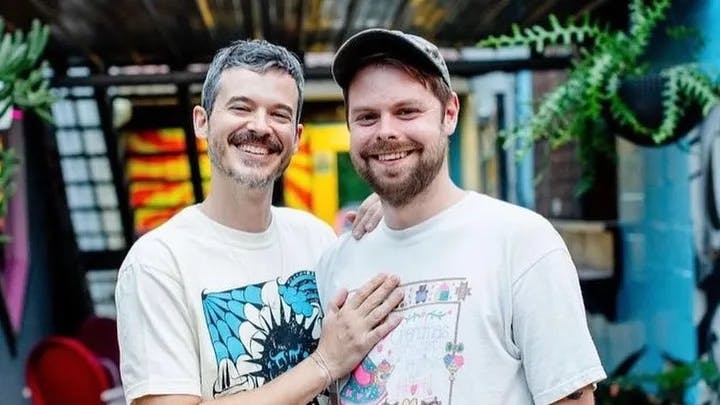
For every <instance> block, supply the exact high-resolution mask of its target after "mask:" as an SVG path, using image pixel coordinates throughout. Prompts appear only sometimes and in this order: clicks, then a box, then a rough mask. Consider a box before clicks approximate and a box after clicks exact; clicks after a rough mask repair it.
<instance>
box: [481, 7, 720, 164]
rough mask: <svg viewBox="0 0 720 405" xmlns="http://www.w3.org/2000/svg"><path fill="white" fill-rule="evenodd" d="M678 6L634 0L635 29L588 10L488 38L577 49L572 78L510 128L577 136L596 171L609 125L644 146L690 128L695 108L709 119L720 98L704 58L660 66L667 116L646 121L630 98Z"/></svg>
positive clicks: (562, 138)
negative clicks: (660, 29)
mask: <svg viewBox="0 0 720 405" xmlns="http://www.w3.org/2000/svg"><path fill="white" fill-rule="evenodd" d="M670 5H671V0H655V1H649V2H648V1H645V0H632V1H631V2H630V5H629V13H630V14H629V17H630V19H629V29H628V30H627V32H626V31H624V30H615V29H612V28H610V27H607V26H601V25H600V24H599V23H597V22H594V21H591V20H590V17H589V16H588V15H585V16H584V17H583V18H582V20H580V21H576V20H575V19H572V18H570V19H568V20H567V22H566V23H564V24H562V23H561V22H560V21H559V20H558V18H557V17H556V16H554V15H551V16H550V18H549V27H544V26H539V25H535V26H532V27H529V28H524V29H522V28H520V27H519V26H518V25H514V26H513V28H512V33H511V34H510V35H499V36H491V37H489V38H486V39H484V40H482V41H480V42H479V44H478V45H479V46H483V47H494V48H499V47H507V46H528V47H531V48H533V49H534V50H535V51H536V52H538V53H542V52H543V51H544V50H545V49H546V48H547V47H548V46H567V47H571V48H572V49H573V55H574V56H573V60H572V64H571V67H570V68H569V71H568V76H567V79H566V80H565V81H564V82H563V83H561V84H560V85H559V86H558V87H557V88H555V89H554V90H553V91H551V92H550V93H548V94H547V95H546V96H545V97H544V98H543V99H542V100H541V102H540V103H539V105H538V106H537V108H536V109H535V111H534V114H533V116H532V117H531V118H530V119H529V120H528V121H527V122H524V123H521V124H520V126H519V127H517V128H514V129H513V130H511V131H510V132H509V133H508V134H507V135H509V136H510V137H511V138H517V137H522V138H530V139H531V140H543V139H544V140H547V141H549V142H550V144H551V146H554V147H557V146H559V145H562V144H565V143H567V142H569V141H576V142H577V144H578V148H579V153H580V163H581V164H582V165H583V170H584V171H586V175H588V176H590V177H593V176H594V173H593V172H592V171H593V168H592V163H593V156H595V155H596V154H597V153H599V152H600V150H599V149H598V148H600V149H607V146H608V143H612V141H609V140H607V139H605V140H597V139H594V138H595V137H597V136H601V137H603V136H604V137H605V138H607V136H606V134H607V132H608V130H609V131H611V132H615V133H616V134H617V135H620V136H624V135H627V137H628V138H630V139H631V140H634V141H635V142H636V143H640V144H643V145H661V144H664V143H667V142H669V141H671V140H673V139H676V138H677V137H678V136H679V135H681V133H682V131H687V128H686V127H685V128H683V126H682V125H680V124H681V123H683V119H684V118H685V117H688V116H691V115H692V111H693V109H695V110H696V111H699V114H696V115H697V118H701V117H702V116H705V115H707V114H708V113H709V112H710V110H711V109H712V107H713V106H714V105H716V104H717V103H718V101H719V100H720V91H719V88H718V85H717V83H715V82H714V81H713V80H712V78H711V77H710V76H708V75H707V74H706V73H705V72H703V71H702V70H701V69H699V67H698V66H697V65H695V64H692V63H689V64H677V65H673V66H670V67H668V68H665V69H662V70H660V71H658V72H655V73H656V74H657V75H658V76H659V77H660V78H661V79H662V90H661V92H660V95H661V100H660V101H659V103H658V105H659V106H660V108H661V111H660V113H659V114H658V116H659V117H660V120H659V122H647V121H646V120H644V119H643V118H642V117H641V116H639V115H638V114H637V112H636V111H634V110H633V108H632V107H631V106H629V105H628V100H626V99H623V97H622V95H623V93H624V92H623V91H622V89H625V88H626V87H627V83H628V81H629V80H632V79H635V78H639V77H642V76H643V75H646V74H648V73H649V63H648V61H647V60H646V56H647V55H646V52H647V50H648V45H649V43H650V40H651V37H652V34H653V31H654V29H655V28H656V27H657V25H658V23H660V22H661V21H663V20H665V18H666V14H667V12H668V9H669V8H670ZM525 144H531V143H530V142H526V143H525Z"/></svg>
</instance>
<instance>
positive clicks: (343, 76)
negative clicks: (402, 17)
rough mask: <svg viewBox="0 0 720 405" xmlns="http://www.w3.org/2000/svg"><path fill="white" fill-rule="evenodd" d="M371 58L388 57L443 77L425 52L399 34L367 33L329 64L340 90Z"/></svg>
mask: <svg viewBox="0 0 720 405" xmlns="http://www.w3.org/2000/svg"><path fill="white" fill-rule="evenodd" d="M374 55H387V56H389V57H392V58H395V59H398V60H400V61H402V62H406V63H408V64H411V65H413V66H417V67H420V68H421V69H423V70H426V71H429V72H434V73H437V74H439V75H441V76H442V72H440V71H439V70H438V68H437V66H435V64H434V63H433V62H432V61H430V60H429V59H428V56H427V55H426V54H425V52H423V51H422V50H421V49H419V48H418V47H417V45H415V44H414V43H413V42H412V41H410V40H409V39H407V38H405V37H403V36H402V34H398V33H393V32H392V31H388V30H384V29H370V30H366V31H363V32H361V33H359V34H356V35H355V36H353V37H351V38H350V39H348V40H347V41H346V42H345V43H344V44H343V45H342V46H341V47H340V49H339V50H338V52H337V53H336V54H335V58H334V59H333V63H332V75H333V79H335V82H336V83H337V84H338V85H339V86H340V87H342V88H346V87H347V86H348V84H349V83H350V80H352V77H353V76H354V75H355V73H356V72H357V69H358V67H359V66H360V65H361V64H363V62H364V59H365V58H367V57H368V56H374Z"/></svg>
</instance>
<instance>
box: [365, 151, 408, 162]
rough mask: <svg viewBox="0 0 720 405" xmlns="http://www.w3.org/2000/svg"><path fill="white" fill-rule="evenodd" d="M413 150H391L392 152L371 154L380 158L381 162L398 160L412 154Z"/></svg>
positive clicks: (376, 158)
mask: <svg viewBox="0 0 720 405" xmlns="http://www.w3.org/2000/svg"><path fill="white" fill-rule="evenodd" d="M412 152H413V151H412V150H404V151H399V152H390V153H381V154H377V155H371V156H372V158H373V159H375V160H379V161H381V162H393V161H396V160H400V159H402V158H404V157H406V156H407V155H409V154H411V153H412Z"/></svg>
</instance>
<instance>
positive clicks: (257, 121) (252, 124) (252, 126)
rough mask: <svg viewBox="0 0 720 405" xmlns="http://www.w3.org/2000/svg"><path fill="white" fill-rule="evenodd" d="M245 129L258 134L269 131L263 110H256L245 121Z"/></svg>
mask: <svg viewBox="0 0 720 405" xmlns="http://www.w3.org/2000/svg"><path fill="white" fill-rule="evenodd" d="M247 129H248V130H250V131H254V132H255V133H256V134H258V135H266V134H268V133H270V124H269V123H268V114H267V113H265V112H264V111H256V112H255V114H253V116H252V117H251V118H250V120H249V121H248V123H247Z"/></svg>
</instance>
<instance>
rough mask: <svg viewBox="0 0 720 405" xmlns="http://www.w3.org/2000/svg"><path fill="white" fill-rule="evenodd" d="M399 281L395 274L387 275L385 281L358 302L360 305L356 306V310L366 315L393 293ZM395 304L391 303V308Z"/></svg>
mask: <svg viewBox="0 0 720 405" xmlns="http://www.w3.org/2000/svg"><path fill="white" fill-rule="evenodd" d="M399 283H400V280H399V279H398V278H397V276H389V277H387V278H386V279H385V281H384V282H383V283H382V284H380V285H379V286H378V287H377V288H376V289H375V290H374V291H373V292H372V293H371V294H370V295H368V297H367V298H366V299H365V300H363V302H362V303H361V304H360V307H358V312H359V313H360V315H362V316H367V315H369V314H370V312H372V311H373V310H375V309H376V308H378V307H381V306H382V305H383V303H385V301H386V300H388V298H389V297H390V295H391V294H393V291H395V288H396V287H397V286H398V284H399ZM401 298H402V295H401ZM395 306H397V304H395V305H393V307H392V308H395ZM388 312H389V311H388ZM383 318H384V316H383ZM381 319H382V318H381Z"/></svg>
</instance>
